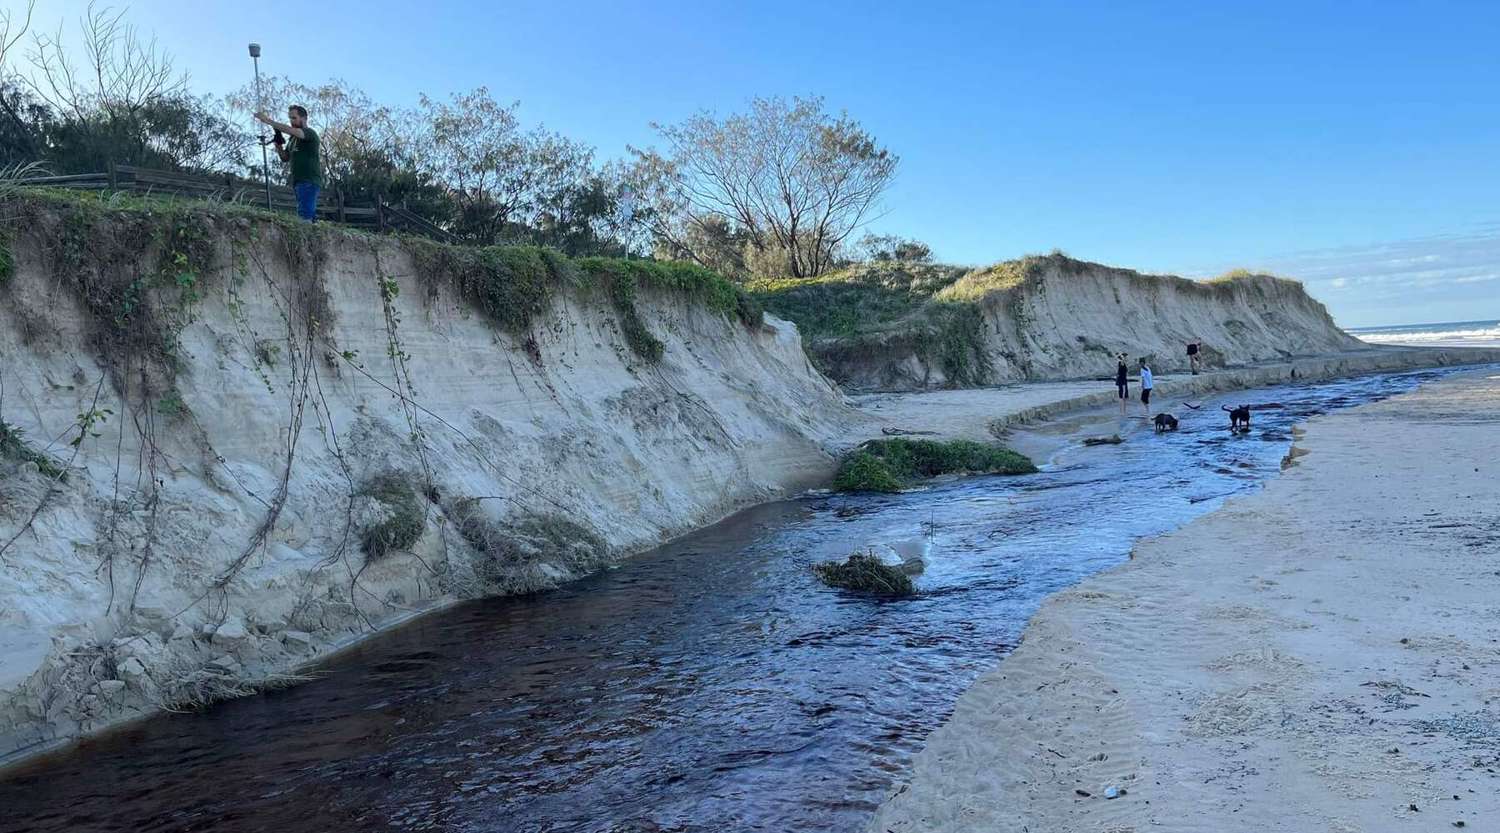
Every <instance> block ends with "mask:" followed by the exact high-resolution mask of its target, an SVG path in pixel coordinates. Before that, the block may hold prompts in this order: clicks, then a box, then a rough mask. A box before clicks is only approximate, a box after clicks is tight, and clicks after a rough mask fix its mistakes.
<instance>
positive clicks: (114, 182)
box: [109, 159, 120, 191]
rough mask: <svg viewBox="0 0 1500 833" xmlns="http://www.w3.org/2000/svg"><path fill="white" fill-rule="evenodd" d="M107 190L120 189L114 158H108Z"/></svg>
mask: <svg viewBox="0 0 1500 833" xmlns="http://www.w3.org/2000/svg"><path fill="white" fill-rule="evenodd" d="M109 190H111V191H118V190H120V179H119V175H118V174H116V173H115V160H113V159H111V160H109Z"/></svg>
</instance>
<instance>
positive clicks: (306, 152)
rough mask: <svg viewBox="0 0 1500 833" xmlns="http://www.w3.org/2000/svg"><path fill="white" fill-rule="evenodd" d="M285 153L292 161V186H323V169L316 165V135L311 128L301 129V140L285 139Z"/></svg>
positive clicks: (294, 137)
mask: <svg viewBox="0 0 1500 833" xmlns="http://www.w3.org/2000/svg"><path fill="white" fill-rule="evenodd" d="M287 140H288V141H287V146H286V149H287V152H288V153H290V154H291V160H292V184H293V185H296V184H297V183H299V182H311V183H313V184H314V185H322V184H323V168H322V165H320V164H318V134H317V133H316V132H314V131H313V129H312V128H311V127H304V128H302V138H301V139H299V138H297V137H296V136H288V137H287Z"/></svg>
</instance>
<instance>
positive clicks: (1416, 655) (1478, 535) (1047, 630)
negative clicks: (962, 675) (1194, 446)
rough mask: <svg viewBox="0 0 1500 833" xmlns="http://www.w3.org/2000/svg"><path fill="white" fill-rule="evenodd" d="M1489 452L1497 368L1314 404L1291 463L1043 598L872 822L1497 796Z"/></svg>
mask: <svg viewBox="0 0 1500 833" xmlns="http://www.w3.org/2000/svg"><path fill="white" fill-rule="evenodd" d="M1497 448H1500V374H1497V373H1496V372H1495V371H1493V370H1480V371H1476V372H1473V373H1464V374H1460V375H1458V376H1455V377H1451V378H1448V379H1443V380H1439V381H1436V382H1432V383H1430V384H1427V385H1424V386H1422V387H1420V388H1418V389H1417V390H1416V391H1414V392H1411V393H1407V394H1403V395H1400V396H1396V397H1393V398H1391V399H1388V400H1384V401H1382V402H1378V403H1372V404H1369V405H1364V406H1360V407H1357V408H1353V409H1350V410H1347V411H1340V412H1338V413H1334V414H1329V415H1325V416H1321V417H1317V418H1314V419H1313V420H1310V421H1309V422H1308V423H1307V424H1306V427H1305V432H1303V433H1302V435H1301V436H1300V437H1299V439H1297V440H1296V441H1295V442H1294V451H1293V452H1292V453H1291V454H1289V455H1288V463H1286V464H1284V467H1286V468H1288V469H1289V470H1288V471H1286V472H1285V473H1284V474H1283V475H1282V476H1281V477H1278V478H1274V479H1272V480H1270V481H1268V482H1267V483H1266V485H1265V486H1264V487H1263V488H1262V489H1261V490H1260V491H1258V492H1256V493H1254V494H1251V495H1248V496H1243V497H1240V498H1235V499H1231V500H1230V501H1228V502H1226V504H1225V505H1224V506H1223V507H1222V508H1220V509H1219V510H1218V511H1216V512H1213V513H1211V514H1209V515H1206V516H1204V517H1202V518H1200V519H1198V520H1196V521H1194V522H1192V523H1190V524H1188V525H1186V526H1184V527H1182V528H1180V529H1178V530H1176V531H1175V532H1172V533H1169V534H1167V535H1164V536H1162V537H1160V538H1156V539H1150V540H1145V541H1141V542H1139V543H1138V544H1137V546H1136V548H1135V550H1134V552H1133V553H1132V560H1131V561H1130V562H1127V563H1126V564H1124V565H1121V566H1120V567H1117V568H1115V569H1112V570H1108V571H1106V572H1103V573H1100V574H1098V575H1096V576H1094V577H1092V578H1090V579H1088V580H1086V581H1084V582H1083V583H1081V584H1080V585H1077V586H1075V587H1073V588H1071V589H1068V590H1065V591H1062V592H1060V593H1058V594H1056V595H1054V596H1053V597H1051V598H1050V599H1048V600H1047V601H1046V602H1044V603H1043V605H1042V607H1041V608H1040V609H1039V610H1038V611H1037V612H1036V614H1034V616H1033V617H1032V619H1031V621H1030V622H1029V623H1028V625H1027V627H1026V630H1025V636H1024V638H1023V640H1022V642H1021V644H1020V646H1019V647H1018V648H1017V649H1016V650H1015V651H1014V652H1012V653H1011V654H1010V655H1009V656H1008V657H1006V658H1005V659H1004V660H1002V661H1001V663H1000V665H999V666H998V667H997V668H996V669H994V670H992V671H990V672H989V673H987V674H986V675H984V676H983V677H981V678H980V679H979V681H977V682H976V683H975V685H974V686H973V687H972V688H971V689H970V690H969V691H968V692H966V693H965V694H964V695H963V696H962V697H961V698H960V699H959V701H958V703H957V704H956V706H955V710H954V713H953V716H952V717H951V718H950V719H949V721H948V722H947V723H946V724H944V725H943V726H942V727H941V728H939V729H938V730H937V731H935V732H934V733H933V734H932V735H931V736H930V737H929V738H928V743H927V746H926V748H925V749H924V750H923V751H922V752H921V753H920V754H919V755H918V756H917V758H916V760H915V761H914V763H913V767H912V770H911V777H910V780H909V782H908V783H907V784H906V785H905V786H903V787H901V788H900V789H898V790H897V791H896V792H895V793H894V794H893V795H892V796H891V797H890V798H889V799H888V800H887V802H886V803H885V804H884V805H883V806H882V807H881V808H880V810H879V811H878V812H877V814H876V816H875V817H874V819H872V821H871V823H870V824H869V826H868V829H869V830H870V831H877V832H878V833H908V831H940V830H953V831H959V830H965V831H967V830H1033V831H1042V830H1056V831H1076V830H1099V831H1129V830H1148V829H1153V830H1155V829H1160V830H1164V831H1177V830H1180V831H1193V830H1202V829H1206V828H1207V829H1216V830H1246V831H1251V830H1254V831H1260V830H1272V829H1286V830H1331V831H1339V833H1355V831H1381V830H1388V829H1392V826H1393V825H1395V824H1397V823H1401V822H1417V823H1419V824H1422V825H1423V827H1422V829H1437V828H1439V827H1441V828H1442V829H1450V826H1451V827H1457V826H1458V824H1457V823H1458V822H1464V823H1465V824H1464V826H1467V827H1473V826H1474V825H1475V823H1476V822H1477V821H1480V820H1482V819H1484V818H1486V817H1489V818H1494V817H1496V816H1497V815H1500V774H1497V772H1500V754H1497V753H1500V684H1497V683H1496V682H1495V680H1497V679H1500V617H1497V612H1500V609H1497V608H1496V606H1495V602H1494V599H1495V598H1496V597H1497V593H1500V560H1497V559H1500V518H1497V517H1496V516H1495V515H1494V514H1493V512H1494V509H1493V507H1495V506H1496V505H1497V504H1500V478H1496V477H1495V473H1496V469H1497V468H1500V452H1496V451H1495V450H1494V449H1497ZM1111 787H1114V788H1115V789H1116V790H1124V794H1122V795H1120V796H1119V797H1118V798H1116V799H1114V800H1110V799H1109V798H1106V797H1105V796H1106V790H1107V789H1109V788H1111ZM1413 807H1415V808H1416V809H1411V808H1413Z"/></svg>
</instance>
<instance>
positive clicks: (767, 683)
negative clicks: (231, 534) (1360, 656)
mask: <svg viewBox="0 0 1500 833" xmlns="http://www.w3.org/2000/svg"><path fill="white" fill-rule="evenodd" d="M1438 375H1441V372H1422V373H1409V374H1399V375H1392V376H1377V377H1366V378H1362V379H1355V380H1347V381H1342V382H1335V383H1329V384H1323V385H1316V386H1296V387H1282V388H1272V389H1262V390H1258V391H1252V392H1249V393H1239V394H1234V395H1231V396H1230V397H1227V398H1224V399H1208V400H1204V403H1203V405H1204V407H1203V410H1201V411H1196V412H1190V411H1186V410H1185V409H1181V408H1179V409H1177V412H1178V414H1179V415H1182V416H1184V417H1185V418H1184V426H1183V430H1182V431H1181V432H1179V433H1177V434H1168V435H1162V436H1153V435H1152V434H1151V433H1150V432H1149V430H1146V429H1143V428H1138V427H1137V428H1129V429H1127V430H1132V431H1134V432H1135V433H1132V434H1130V435H1129V442H1127V443H1125V444H1123V445H1119V446H1103V447H1099V448H1090V449H1083V448H1079V449H1075V450H1069V451H1067V452H1065V453H1063V454H1062V455H1059V457H1058V458H1056V460H1055V461H1054V465H1053V466H1051V467H1050V468H1049V469H1048V470H1047V471H1044V472H1043V473H1041V474H1038V475H1031V476H1026V477H1019V478H1002V477H983V478H972V479H965V480H959V481H953V482H948V483H945V484H941V485H937V486H934V487H932V488H929V489H925V490H922V491H917V492H912V493H907V494H902V495H897V496H884V497H871V496H855V497H849V496H821V497H808V498H804V499H801V500H796V501H790V502H784V503H778V504H773V505H769V506H764V507H761V508H757V509H753V510H750V511H748V512H745V513H742V514H740V515H738V516H736V517H734V518H732V519H730V520H729V521H726V522H724V523H722V524H719V525H718V526H715V527H713V528H711V529H707V530H704V531H702V532H700V533H697V534H694V535H692V536H690V537H689V538H686V539H683V540H681V541H679V542H676V543H674V544H672V545H669V546H666V547H663V548H661V549H660V550H658V551H655V552H653V553H650V554H648V555H645V556H643V557H640V558H637V559H635V560H632V561H631V562H629V563H628V564H626V565H625V566H623V567H621V568H619V569H617V570H612V571H609V572H607V573H605V574H603V575H600V576H598V577H596V578H593V579H590V580H587V581H583V582H580V583H577V584H574V585H572V586H569V587H567V588H565V589H563V590H559V591H556V592H551V593H546V594H541V595H538V596H534V597H530V598H520V599H504V600H494V601H488V602H482V603H474V604H469V605H466V606H463V607H460V608H457V609H454V610H452V611H448V612H445V613H441V614H437V615H434V616H431V617H428V618H426V619H423V620H420V621H418V622H416V623H414V624H413V625H411V626H409V627H406V628H404V629H401V630H399V631H396V632H393V633H390V634H387V635H384V636H382V637H379V638H377V639H376V640H374V641H372V642H371V643H370V644H368V645H367V646H365V647H363V648H362V649H360V650H359V651H358V652H357V653H354V654H352V655H349V656H346V657H345V658H343V659H341V660H340V661H339V662H337V663H336V664H335V665H333V666H332V667H330V668H329V669H328V670H327V673H326V676H324V677H323V678H322V679H320V680H318V681H317V682H313V683H310V684H307V685H303V686H300V687H297V688H294V689H291V690H288V691H283V692H279V693H275V694H270V695H266V696H262V697H255V698H250V699H247V700H241V701H237V702H231V703H225V704H222V705H220V706H218V707H215V708H213V709H211V710H209V711H208V712H206V713H204V714H198V715H173V716H164V717H162V718H159V719H153V720H151V721H149V722H147V723H146V724H145V725H143V726H141V727H139V728H136V729H133V730H131V731H129V732H126V733H122V734H118V735H115V736H112V737H110V738H107V739H104V740H100V741H96V742H92V743H88V744H85V745H84V746H82V747H81V748H80V749H79V750H78V751H77V752H75V753H71V754H69V755H67V756H65V757H60V758H57V759H54V760H51V761H48V762H45V763H43V764H41V765H38V766H35V767H32V768H30V769H28V770H26V771H21V772H14V773H11V774H10V775H9V776H8V777H7V778H6V779H5V780H3V781H0V829H3V830H6V831H13V830H49V831H54V830H55V831H63V830H66V831H85V830H129V831H187V830H204V831H208V830H212V831H263V830H269V831H276V832H277V833H294V831H333V830H339V831H343V830H374V831H385V830H391V831H398V830H399V831H412V830H438V831H735V830H766V831H794V830H795V831H811V830H837V831H852V830H858V829H860V828H861V827H862V825H863V823H864V821H865V819H866V818H867V817H868V815H869V814H870V813H871V811H872V810H873V809H874V808H875V807H876V806H877V804H878V803H879V802H880V801H881V800H882V799H883V797H884V796H885V795H886V793H887V792H888V791H889V790H890V789H891V787H892V785H893V784H894V783H897V782H899V780H900V779H901V778H902V777H903V773H904V772H905V770H906V767H907V765H908V763H909V761H910V758H911V756H912V754H913V753H914V752H916V751H917V750H918V749H919V748H920V747H921V745H922V742H923V739H924V738H925V737H926V735H927V733H928V732H930V731H931V730H932V729H933V728H935V727H936V726H938V725H939V724H940V723H941V722H942V721H943V720H944V719H945V718H946V717H947V715H948V714H949V712H950V711H951V708H952V704H953V702H954V700H955V699H956V698H957V697H958V695H959V694H960V693H961V692H962V691H963V690H964V689H965V688H966V687H967V686H968V685H969V684H970V683H971V682H973V680H974V678H975V677H976V676H977V675H979V674H980V673H981V672H983V671H985V670H987V669H989V668H992V667H994V665H995V664H996V663H997V662H998V661H999V660H1000V658H1001V656H1002V655H1004V654H1005V652H1006V651H1007V650H1008V649H1009V648H1010V647H1011V646H1012V645H1014V644H1015V643H1016V641H1017V639H1018V638H1019V636H1020V632H1021V628H1022V626H1023V625H1024V623H1025V621H1026V619H1027V617H1028V616H1029V615H1030V614H1031V612H1032V611H1033V610H1034V609H1035V608H1036V606H1037V604H1038V602H1039V601H1040V600H1041V599H1042V597H1043V596H1045V595H1047V594H1048V593H1051V592H1053V591H1055V590H1057V589H1059V588H1062V587H1066V586H1068V585H1070V584H1073V583H1075V582H1077V581H1079V580H1080V579H1082V578H1084V577H1086V576H1088V575H1090V574H1092V573H1095V572H1097V571H1099V570H1101V569H1104V568H1107V567H1110V566H1112V565H1114V564H1117V563H1119V562H1120V561H1122V560H1124V559H1125V558H1126V556H1127V554H1128V552H1129V550H1130V548H1131V545H1132V543H1133V542H1134V541H1135V540H1136V539H1137V538H1139V537H1141V536H1146V535H1155V534H1159V533H1162V532H1166V531H1168V530H1171V529H1173V528H1176V527H1178V526H1180V525H1181V524H1182V523H1184V522H1185V521H1187V520H1189V519H1191V518H1194V517H1196V516H1198V515H1201V514H1203V513H1205V512H1208V511H1210V510H1212V509H1213V508H1215V507H1216V506H1217V505H1218V504H1219V502H1220V501H1221V499H1222V498H1223V497H1225V496H1227V495H1231V494H1235V493H1239V492H1244V491H1246V490H1248V489H1251V488H1253V487H1254V486H1255V485H1256V484H1257V483H1258V482H1260V481H1261V480H1263V479H1264V478H1266V477H1268V476H1270V475H1272V474H1274V473H1275V472H1276V471H1277V470H1278V467H1279V463H1280V460H1281V458H1282V456H1283V455H1284V454H1285V452H1286V449H1287V446H1288V445H1289V442H1290V434H1289V428H1290V427H1291V425H1292V424H1294V423H1295V422H1298V421H1300V420H1302V419H1304V418H1305V417H1306V416H1308V415H1310V414H1314V413H1320V412H1324V411H1328V410H1333V409H1336V408H1340V407H1345V406H1349V405H1354V404H1359V403H1363V402H1368V401H1371V400H1374V399H1378V398H1381V397H1384V396H1387V395H1390V394H1393V393H1398V392H1401V391H1405V390H1409V389H1410V388H1412V387H1414V386H1415V385H1416V384H1418V383H1419V382H1422V381H1425V380H1428V379H1432V378H1435V377H1436V376H1438ZM1224 401H1233V402H1273V401H1274V402H1280V403H1283V404H1284V405H1285V406H1286V407H1284V408H1280V409H1271V410H1263V411H1257V412H1256V413H1255V428H1254V431H1253V432H1252V433H1251V434H1249V435H1247V436H1240V437H1231V436H1230V435H1229V434H1228V432H1227V431H1226V430H1225V429H1224V426H1225V424H1226V422H1227V419H1226V415H1225V414H1224V413H1222V412H1221V411H1219V410H1218V406H1219V403H1220V402H1224ZM1139 424H1140V423H1139V422H1138V421H1134V420H1132V425H1136V426H1138V425H1139ZM894 541H910V542H920V543H921V544H922V545H924V546H926V547H927V548H928V556H927V558H928V567H927V571H926V572H925V573H924V574H923V575H922V577H921V578H920V579H919V586H920V588H921V589H922V590H923V591H924V592H923V593H922V595H920V596H919V597H918V598H914V599H911V600H905V601H895V602H881V601H875V600H871V599H866V598H858V597H853V596H849V595H845V594H842V593H839V592H837V591H833V590H829V589H826V588H824V587H822V586H820V585H819V584H817V583H816V581H815V580H814V579H813V577H812V575H811V571H810V570H809V565H810V564H812V563H813V562H814V561H818V560H823V559H826V558H831V557H835V556H842V555H845V554H847V553H848V552H849V551H850V550H853V549H856V548H859V547H863V546H864V545H866V544H869V543H874V542H894Z"/></svg>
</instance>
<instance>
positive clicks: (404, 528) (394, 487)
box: [359, 472, 427, 561]
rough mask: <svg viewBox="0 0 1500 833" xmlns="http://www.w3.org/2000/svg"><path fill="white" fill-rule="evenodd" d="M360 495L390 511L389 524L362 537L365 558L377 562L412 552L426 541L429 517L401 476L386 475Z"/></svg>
mask: <svg viewBox="0 0 1500 833" xmlns="http://www.w3.org/2000/svg"><path fill="white" fill-rule="evenodd" d="M359 494H361V495H365V496H367V497H371V498H374V499H375V500H376V501H377V502H379V503H380V505H381V506H382V507H384V508H385V509H386V511H387V513H388V514H387V515H386V518H385V520H382V521H380V522H379V523H376V524H372V525H371V526H369V527H367V528H366V529H365V530H364V531H363V532H361V533H360V545H361V546H362V547H363V549H364V551H365V555H366V556H367V557H368V558H369V559H370V560H371V561H374V560H376V559H379V558H383V557H384V556H385V555H387V554H388V553H392V552H396V551H399V550H404V549H409V548H410V547H411V545H413V544H415V543H416V542H417V539H418V538H421V537H422V529H423V528H424V527H426V525H427V517H426V513H425V512H424V511H423V507H422V504H421V502H419V501H418V500H417V492H416V490H415V489H413V488H412V486H411V483H410V482H408V481H407V479H406V478H405V477H404V476H403V475H401V474H400V473H399V472H384V473H381V474H377V475H375V476H374V477H372V478H370V479H369V481H367V482H366V483H365V485H364V487H363V488H361V489H360V490H359Z"/></svg>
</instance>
